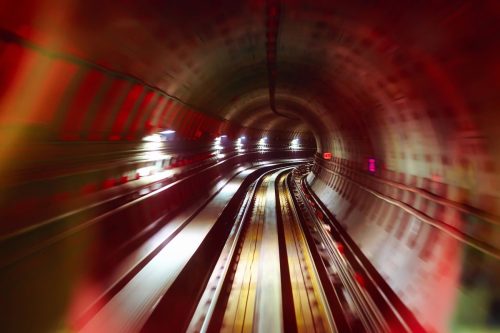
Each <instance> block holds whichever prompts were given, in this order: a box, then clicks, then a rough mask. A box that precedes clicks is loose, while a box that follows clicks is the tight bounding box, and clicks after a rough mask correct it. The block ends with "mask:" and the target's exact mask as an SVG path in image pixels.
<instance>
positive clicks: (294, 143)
mask: <svg viewBox="0 0 500 333" xmlns="http://www.w3.org/2000/svg"><path fill="white" fill-rule="evenodd" d="M290 148H291V149H298V148H300V144H299V139H297V138H296V139H293V140H292V142H290Z"/></svg>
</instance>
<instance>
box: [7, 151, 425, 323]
mask: <svg viewBox="0 0 500 333" xmlns="http://www.w3.org/2000/svg"><path fill="white" fill-rule="evenodd" d="M310 167H311V164H310V163H309V162H308V161H307V160H303V159H295V160H293V159H292V160H281V161H269V162H260V163H254V164H253V165H242V166H240V167H238V168H236V169H235V170H234V172H233V174H232V175H229V176H227V177H225V178H223V179H220V180H219V181H218V182H217V183H215V184H214V185H213V187H212V188H211V189H210V190H209V191H207V193H204V195H203V196H202V197H201V198H200V199H199V200H198V201H196V202H193V203H192V204H191V205H190V206H189V207H188V208H186V209H183V210H182V211H180V212H176V213H175V214H173V215H171V216H170V215H169V216H168V217H163V218H162V219H160V220H158V221H156V223H153V224H152V226H149V228H145V229H146V230H142V229H141V230H142V231H143V235H139V236H138V237H135V238H133V239H131V240H127V242H125V243H123V242H120V241H119V239H120V235H119V234H120V231H119V228H116V226H119V225H120V223H121V224H122V225H123V226H125V225H126V223H129V220H125V219H124V217H125V216H126V217H127V219H131V218H132V220H133V219H134V218H135V219H137V220H136V221H135V223H137V224H139V226H138V228H139V229H140V228H141V225H140V224H141V221H140V220H142V219H144V211H142V212H141V215H140V216H138V215H134V214H133V213H131V211H125V213H124V214H126V215H124V214H122V215H120V214H121V213H120V211H121V210H123V209H124V208H123V206H119V207H115V208H113V209H109V208H110V207H107V214H110V215H112V216H113V217H112V219H110V220H109V221H111V222H109V221H108V222H107V223H110V225H111V226H110V228H111V227H112V226H113V223H114V227H115V228H114V229H110V230H114V233H115V234H116V239H113V237H111V238H110V237H109V234H108V233H106V231H102V230H101V229H102V228H103V227H102V225H101V226H100V227H99V228H97V229H95V230H93V229H92V225H93V224H92V223H93V222H92V220H91V221H86V224H83V225H77V228H76V229H68V230H67V231H66V236H62V238H61V236H59V239H54V238H53V237H52V238H50V237H49V236H50V230H49V231H47V230H44V229H42V230H41V231H39V232H38V235H36V237H35V238H36V239H43V237H46V238H47V241H46V242H45V243H46V244H44V249H43V251H37V250H33V249H31V250H32V252H31V253H28V252H26V253H24V254H23V253H21V254H19V253H18V252H16V251H15V248H14V250H12V253H13V254H12V257H9V256H8V255H7V256H6V258H3V259H4V260H7V261H8V262H10V263H9V264H8V265H7V269H6V270H5V267H4V272H6V274H3V275H2V276H3V278H7V279H9V278H10V279H12V280H11V281H14V279H19V280H18V281H16V282H15V285H16V286H21V288H23V287H22V286H24V288H26V290H29V288H31V289H33V290H32V295H30V294H29V293H26V294H24V296H23V295H22V294H20V293H19V289H16V288H15V287H14V288H13V289H12V292H9V291H6V293H5V294H6V296H7V297H10V296H12V302H11V305H12V308H11V310H10V311H11V316H10V317H9V318H11V320H12V322H11V323H10V325H11V326H9V323H7V326H6V327H7V328H8V327H15V328H16V329H21V331H37V329H40V328H41V327H50V326H51V327H54V326H55V325H56V326H57V325H58V326H60V327H67V328H68V327H69V328H70V329H71V330H72V331H81V332H139V331H140V332H182V331H188V332H219V331H221V332H250V331H252V332H254V331H258V332H418V331H423V329H422V328H421V327H420V325H419V324H418V323H417V322H416V320H415V318H414V317H413V315H412V314H411V313H410V312H409V311H408V309H406V308H405V307H404V305H403V304H402V303H401V301H399V300H398V299H397V298H396V299H395V298H394V296H393V295H391V294H390V288H388V286H387V285H384V282H383V279H382V278H381V277H380V276H379V275H378V273H377V272H376V270H374V268H373V267H371V266H370V264H369V262H368V261H367V260H366V258H361V257H362V256H363V255H362V254H361V252H360V251H359V249H356V245H355V244H354V242H352V240H350V239H348V236H347V235H346V234H345V233H343V234H342V233H341V232H340V231H339V230H340V229H341V227H339V225H338V223H337V222H336V221H335V220H334V218H333V216H329V215H328V214H329V213H327V210H326V209H325V207H322V204H321V202H320V201H319V200H318V199H317V198H316V197H315V195H314V194H313V192H312V191H311V190H310V189H309V188H308V186H307V183H306V182H305V176H306V175H307V174H308V172H309V171H310ZM164 187H168V186H163V187H162V186H158V185H156V186H155V188H154V191H152V192H151V193H149V194H145V196H150V197H153V198H154V197H158V196H160V195H161V193H163V192H165V191H162V189H164ZM190 190H191V191H196V187H195V186H194V187H191V189H190ZM142 191H144V189H142ZM146 193H147V192H146ZM143 194H144V193H143ZM152 205H153V206H154V204H152ZM124 206H127V204H125V205H124ZM150 206H151V203H150V202H149V204H148V207H150ZM131 216H132V217H131ZM94 222H95V223H97V224H103V223H102V221H101V222H96V221H94ZM339 228H340V229H339ZM148 229H149V232H148ZM99 230H100V231H99ZM60 231H61V230H58V233H57V235H60V234H61V233H60ZM99 232H101V233H102V234H103V235H104V234H106V235H107V236H106V243H105V245H101V246H106V249H107V250H106V251H104V249H103V248H101V247H94V245H92V246H91V245H89V244H90V243H88V239H92V240H93V242H92V244H93V243H95V239H96V238H97V239H98V238H99V237H102V236H99V235H98V233H99ZM29 243H30V240H29V239H27V240H24V242H19V239H18V240H17V242H15V243H13V244H11V246H14V245H15V246H17V249H26V248H28V249H29V247H28V246H27V244H29ZM114 243H116V244H121V245H120V246H118V247H115V246H113V244H114ZM4 246H8V244H7V245H5V244H4ZM68 249H71V250H68ZM78 249H80V250H78ZM28 251H29V250H28ZM68 251H72V252H75V253H69V252H68ZM79 251H80V252H82V253H86V255H88V254H89V253H90V254H94V256H93V257H92V256H91V259H90V261H91V265H89V263H86V262H85V261H84V260H83V258H85V257H86V255H83V254H82V253H79ZM62 253H64V255H65V256H66V258H65V260H69V261H70V263H65V265H66V266H67V265H74V266H75V267H74V271H75V275H77V276H79V278H78V281H79V282H78V283H77V287H75V286H72V295H71V297H66V298H65V297H60V295H57V294H53V295H52V297H53V299H54V302H53V303H52V304H51V305H50V306H49V307H47V311H46V312H44V311H43V310H41V309H40V307H42V308H43V305H40V304H36V303H35V304H31V305H30V304H29V299H30V297H34V298H35V299H36V298H40V293H41V291H40V290H36V287H33V286H36V285H37V280H39V281H45V280H46V279H47V277H46V276H44V274H47V272H46V270H42V269H41V270H40V271H39V272H40V274H41V275H40V276H33V275H26V274H22V272H23V271H25V270H26V269H30V270H33V268H34V266H36V263H37V262H38V263H39V264H41V263H43V262H48V261H46V260H45V258H51V261H54V258H56V257H57V256H61V254H62ZM14 254H16V255H17V257H15V256H14ZM68 258H69V259H68ZM9 260H10V261H9ZM61 260H62V259H61ZM86 260H89V259H86ZM89 266H90V267H92V269H88V268H87V267H89ZM82 267H86V269H87V270H88V271H85V272H84V269H83V268H82ZM66 269H67V267H66ZM57 274H58V271H57V270H55V271H54V272H53V275H51V276H50V277H49V279H51V282H50V283H49V285H45V286H43V287H40V288H42V289H44V291H43V293H46V297H47V298H48V299H49V298H50V294H51V292H53V291H54V290H57V292H58V293H61V292H64V286H63V283H64V281H66V280H68V279H70V277H68V276H57ZM50 284H52V288H55V289H50ZM4 285H5V284H4ZM51 290H52V291H51ZM60 298H62V299H64V298H65V299H68V298H69V299H71V301H70V302H69V304H61V308H60V309H61V311H63V312H64V313H66V314H65V315H64V316H63V318H62V319H61V318H60V317H61V314H60V313H59V314H58V313H54V312H52V313H51V312H50V311H56V310H57V307H55V304H57V302H56V301H55V300H58V299H60ZM14 299H15V300H14ZM64 308H66V309H68V308H69V309H70V310H69V313H67V311H66V310H62V309H64ZM54 309H55V310H54ZM7 311H9V310H7ZM30 312H36V313H39V314H40V316H38V317H37V316H33V315H32V314H31V315H28V313H30ZM19 315H27V316H28V317H30V318H31V319H30V321H28V322H26V323H22V322H21V320H22V318H19ZM54 318H58V321H59V323H57V322H56V323H54ZM23 325H24V326H23Z"/></svg>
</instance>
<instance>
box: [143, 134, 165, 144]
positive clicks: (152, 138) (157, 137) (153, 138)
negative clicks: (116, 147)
mask: <svg viewBox="0 0 500 333" xmlns="http://www.w3.org/2000/svg"><path fill="white" fill-rule="evenodd" d="M142 141H148V142H161V141H162V138H161V135H159V134H151V135H147V136H145V137H143V138H142Z"/></svg>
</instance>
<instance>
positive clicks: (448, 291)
mask: <svg viewBox="0 0 500 333" xmlns="http://www.w3.org/2000/svg"><path fill="white" fill-rule="evenodd" d="M372 170H373V169H372ZM307 179H308V183H309V184H310V185H311V187H312V189H313V190H314V191H315V193H316V194H317V195H318V197H319V198H320V200H321V201H322V202H323V203H324V204H325V205H326V206H327V208H328V209H329V210H330V211H331V212H332V214H333V215H334V216H335V218H336V219H337V220H338V221H339V222H340V223H341V224H342V225H343V227H344V228H345V229H346V230H347V232H348V233H349V235H350V236H351V237H352V239H353V240H354V241H355V242H356V244H357V245H358V246H359V247H360V248H361V250H362V251H363V253H364V254H365V255H366V256H367V257H368V258H369V259H370V261H371V262H372V264H373V265H374V267H375V268H376V269H377V270H378V271H379V273H380V274H381V275H382V276H383V277H384V278H385V279H386V281H387V282H388V284H389V285H390V286H391V288H392V289H393V290H394V291H395V292H396V293H397V294H398V296H399V297H400V298H401V299H402V300H403V302H404V303H405V304H406V305H407V306H408V307H409V308H410V309H411V310H412V312H413V313H414V314H415V315H416V316H417V318H418V319H419V320H420V321H421V323H422V324H423V325H424V327H427V329H428V330H429V331H430V332H444V331H447V330H448V329H449V325H450V322H452V319H453V316H454V314H455V311H456V309H455V303H456V302H457V299H458V298H459V290H463V289H465V288H466V287H468V286H467V285H466V284H467V279H468V278H470V277H471V274H472V276H473V278H474V277H475V278H478V279H479V276H481V277H482V278H485V279H487V280H488V281H489V282H488V283H490V284H492V285H493V286H491V285H490V287H492V288H494V285H495V282H494V281H496V278H497V276H498V262H497V259H495V258H494V256H498V250H497V249H496V246H497V244H498V239H499V234H498V230H497V229H495V227H494V223H495V221H497V217H495V216H494V215H490V214H489V213H488V212H485V211H480V210H476V209H473V208H471V207H470V206H467V205H463V204H461V203H460V202H459V200H460V199H461V198H462V195H463V189H461V188H459V187H454V186H450V185H447V184H444V183H441V182H437V181H434V180H432V179H429V178H424V177H417V176H414V175H408V174H404V173H396V172H391V171H389V170H382V171H377V172H375V171H374V170H373V171H370V170H369V166H368V165H365V164H364V163H357V162H353V161H349V160H345V159H341V158H335V157H334V158H333V159H332V160H324V159H323V157H322V156H321V155H320V154H317V155H316V157H315V164H314V167H313V170H312V173H310V174H309V176H308V178H307ZM477 249H481V250H480V251H478V250H477ZM489 250H491V251H492V253H490V254H487V252H488V251H489ZM474 262H476V264H477V263H478V262H481V264H477V265H476V264H474ZM485 262H488V263H489V264H485ZM479 265H484V266H483V268H479V270H482V272H481V273H478V271H477V270H478V267H479ZM485 267H487V271H484V268H485ZM472 272H475V273H472ZM429 300H431V301H429ZM471 304H473V303H472V302H471V303H470V304H467V306H471ZM482 306H484V305H482ZM488 306H489V304H487V305H486V307H488ZM486 311H488V310H486Z"/></svg>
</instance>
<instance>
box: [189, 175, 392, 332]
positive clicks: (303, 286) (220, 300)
mask: <svg viewBox="0 0 500 333" xmlns="http://www.w3.org/2000/svg"><path fill="white" fill-rule="evenodd" d="M313 217H314V214H313V212H312V211H310V208H309V207H308V206H307V203H306V202H305V201H304V198H303V197H302V196H301V194H300V193H299V191H298V190H297V188H296V186H294V185H293V181H292V168H280V169H275V170H271V171H269V172H268V173H266V174H264V175H262V176H261V177H260V178H259V179H258V180H256V181H255V182H254V184H252V186H251V187H250V189H249V191H248V193H247V195H246V198H245V201H244V204H243V206H242V208H241V210H240V214H239V215H238V218H237V219H236V221H235V224H234V227H233V230H232V232H231V234H230V237H229V238H228V239H227V241H226V244H225V246H224V249H223V251H222V253H221V255H220V257H219V260H218V261H217V263H216V265H215V268H214V271H213V272H212V275H211V276H210V279H209V280H208V283H207V286H206V288H205V290H204V292H203V295H202V297H201V299H200V301H199V303H198V306H197V308H196V310H195V312H194V315H193V317H192V320H191V322H190V324H189V328H188V331H189V332H219V331H220V332H253V331H259V332H386V331H389V329H388V328H387V327H386V326H384V325H385V323H384V320H383V317H382V316H381V314H380V313H378V311H377V309H376V306H375V305H374V304H373V302H371V300H370V298H369V297H368V295H366V293H364V291H363V290H362V287H361V286H360V285H359V282H358V281H357V280H356V274H355V272H353V271H352V269H351V268H350V266H349V265H348V263H347V262H346V261H345V260H344V259H343V258H341V257H340V254H339V253H338V252H335V251H337V250H336V245H335V242H334V241H333V239H332V237H331V236H329V235H328V233H327V231H326V229H324V228H323V227H322V226H318V225H317V224H316V222H317V220H316V219H314V218H313ZM319 228H321V230H323V229H324V231H325V233H322V232H319V233H318V230H319Z"/></svg>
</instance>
